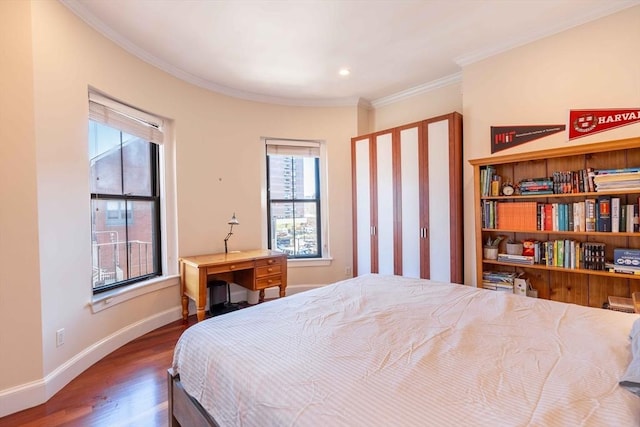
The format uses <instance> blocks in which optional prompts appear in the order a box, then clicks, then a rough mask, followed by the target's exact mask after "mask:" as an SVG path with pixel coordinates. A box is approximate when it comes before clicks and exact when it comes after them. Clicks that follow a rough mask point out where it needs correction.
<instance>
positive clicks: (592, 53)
mask: <svg viewBox="0 0 640 427" xmlns="http://www.w3.org/2000/svg"><path fill="white" fill-rule="evenodd" d="M638 40H640V6H636V7H633V8H630V9H626V10H624V11H622V12H619V13H617V14H614V15H611V16H609V17H605V18H602V19H600V20H598V21H595V22H592V23H589V24H585V25H582V26H580V27H576V28H574V29H572V30H569V31H565V32H563V33H560V34H557V35H555V36H552V37H548V38H546V39H543V40H540V41H537V42H534V43H530V44H528V45H525V46H522V47H520V48H518V49H514V50H511V51H509V52H506V53H503V54H501V55H498V56H495V57H492V58H489V59H486V60H484V61H481V62H478V63H476V64H473V65H469V66H467V67H465V69H464V70H463V79H462V82H463V84H462V93H463V105H464V107H463V115H464V159H465V162H464V163H465V171H464V172H465V176H464V204H465V206H466V208H465V219H464V223H465V242H466V245H465V260H466V262H465V281H466V282H467V283H474V284H475V269H476V266H475V256H474V253H473V251H474V248H475V246H474V241H475V238H474V232H473V230H474V229H473V227H474V224H473V209H472V207H473V188H472V187H473V176H472V173H473V170H472V168H471V166H469V164H468V162H467V160H469V159H473V158H479V157H488V156H490V155H491V145H490V144H491V142H490V127H491V126H501V125H527V124H531V125H535V124H567V117H568V110H569V109H593V108H596V109H597V108H638V107H640V49H638ZM638 133H640V124H634V125H630V126H626V127H622V128H619V129H615V130H611V131H608V132H604V133H599V134H596V135H592V136H588V137H584V138H580V139H576V140H573V141H571V142H567V138H566V134H565V133H558V134H555V135H551V136H548V137H545V138H542V139H538V140H536V141H532V142H529V143H526V144H523V145H520V146H517V147H514V148H511V149H508V150H504V151H500V152H499V153H498V154H511V153H520V152H528V151H533V150H539V149H545V148H552V147H561V146H565V145H567V144H571V145H576V144H586V143H593V142H597V141H604V140H611V139H620V138H628V137H632V136H638Z"/></svg>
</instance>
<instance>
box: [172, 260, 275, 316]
mask: <svg viewBox="0 0 640 427" xmlns="http://www.w3.org/2000/svg"><path fill="white" fill-rule="evenodd" d="M179 263H180V289H181V293H182V319H183V320H185V321H186V320H187V317H188V316H189V298H191V299H192V300H194V301H195V303H196V309H197V316H198V321H200V320H203V319H204V314H205V311H206V309H205V304H206V303H207V281H208V279H209V278H210V277H213V278H216V279H219V280H224V281H227V282H230V283H237V284H238V285H240V286H243V287H245V288H247V289H249V290H251V291H260V301H263V300H264V290H265V289H266V288H271V287H274V286H279V287H280V296H281V297H283V296H284V295H285V290H286V288H287V255H286V254H284V253H282V252H275V251H270V250H262V249H257V250H251V251H244V252H233V253H228V254H224V253H222V254H210V255H197V256H189V257H183V258H180V259H179Z"/></svg>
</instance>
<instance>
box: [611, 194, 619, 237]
mask: <svg viewBox="0 0 640 427" xmlns="http://www.w3.org/2000/svg"><path fill="white" fill-rule="evenodd" d="M611 231H612V232H613V233H618V232H620V197H612V198H611Z"/></svg>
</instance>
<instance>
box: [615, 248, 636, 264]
mask: <svg viewBox="0 0 640 427" xmlns="http://www.w3.org/2000/svg"><path fill="white" fill-rule="evenodd" d="M613 262H614V263H615V264H617V265H627V266H635V267H640V249H631V248H615V249H614V250H613Z"/></svg>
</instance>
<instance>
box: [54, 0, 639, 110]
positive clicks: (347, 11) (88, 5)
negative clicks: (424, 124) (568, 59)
mask: <svg viewBox="0 0 640 427" xmlns="http://www.w3.org/2000/svg"><path fill="white" fill-rule="evenodd" d="M60 1H61V2H62V3H63V4H64V5H66V6H67V7H68V8H69V9H71V10H72V11H73V12H75V13H76V14H77V15H78V16H80V18H82V19H83V20H84V21H86V22H87V23H88V24H89V25H91V26H92V27H94V28H95V29H97V30H98V31H99V32H101V33H102V34H104V35H105V36H107V37H108V38H110V39H111V40H113V41H114V42H115V43H117V44H119V45H120V46H122V47H123V48H124V49H126V50H127V51H129V52H131V53H132V54H134V55H136V56H138V57H139V58H141V59H142V60H144V61H147V62H149V63H151V64H153V65H155V66H157V67H159V68H160V69H163V70H165V71H167V72H169V73H171V74H173V75H174V76H176V77H178V78H181V79H183V80H185V81H188V82H191V83H193V84H196V85H198V86H201V87H204V88H207V89H209V90H212V91H215V92H219V93H223V94H227V95H231V96H234V97H239V98H243V99H250V100H256V101H265V102H271V103H278V104H289V105H355V104H356V103H357V102H363V101H364V102H365V103H366V102H368V103H371V104H373V105H374V106H375V105H383V104H384V103H388V102H392V101H393V100H397V99H401V98H402V97H406V96H410V95H411V94H415V93H420V92H422V91H426V90H429V89H431V88H435V87H439V86H443V85H446V84H450V83H452V82H456V81H460V73H461V69H462V67H463V66H465V65H467V64H470V63H472V62H475V61H478V60H481V59H484V58H487V57H489V56H491V55H495V54H497V53H500V52H503V51H505V50H508V49H511V48H513V47H516V46H520V45H523V44H525V43H528V42H531V41H533V40H536V39H539V38H542V37H545V36H549V35H552V34H555V33H558V32H560V31H563V30H566V29H568V28H571V27H574V26H576V25H580V24H583V23H586V22H589V21H592V20H594V19H598V18H600V17H602V16H605V15H608V14H611V13H614V12H617V11H619V10H622V9H625V8H627V7H630V6H633V5H637V4H640V0H420V1H417V0H395V1H394V0H110V1H105V0H60ZM341 68H348V69H349V70H350V72H351V74H350V75H348V76H340V75H339V74H338V71H339V70H340V69H341Z"/></svg>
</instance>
